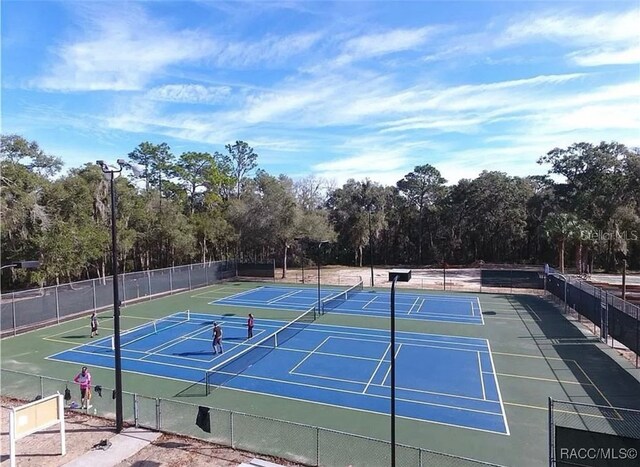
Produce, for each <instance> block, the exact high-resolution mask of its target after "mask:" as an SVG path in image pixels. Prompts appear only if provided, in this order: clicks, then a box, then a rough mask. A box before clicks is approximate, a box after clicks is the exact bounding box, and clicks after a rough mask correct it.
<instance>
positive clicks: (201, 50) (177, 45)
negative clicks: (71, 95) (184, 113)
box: [32, 5, 214, 91]
mask: <svg viewBox="0 0 640 467" xmlns="http://www.w3.org/2000/svg"><path fill="white" fill-rule="evenodd" d="M121 6H122V5H121ZM125 10H126V11H122V9H120V8H118V9H117V10H114V11H110V10H100V11H96V16H95V17H93V18H92V20H91V21H89V22H87V23H85V24H84V31H82V35H83V36H84V37H83V38H81V39H76V40H71V41H69V42H67V43H63V44H61V45H58V46H54V48H53V52H54V55H55V56H56V60H55V62H54V63H53V64H51V66H50V69H49V70H48V71H47V73H46V74H45V75H44V76H42V77H40V78H38V79H36V80H34V81H33V82H32V84H33V85H34V86H36V87H39V88H42V89H46V90H51V91H54V90H58V91H107V90H108V91H133V90H140V89H142V88H143V87H144V86H145V85H146V84H147V83H148V82H149V81H150V80H151V79H153V78H154V77H157V76H158V75H159V74H162V73H163V72H164V70H165V69H166V68H167V67H168V66H170V65H174V64H178V63H183V62H190V61H194V60H198V59H201V58H203V57H205V56H206V55H207V54H209V53H210V51H211V49H212V47H213V46H214V44H213V42H212V41H211V40H209V39H207V38H206V37H203V35H202V34H200V33H199V32H197V31H190V30H183V31H173V30H171V29H170V28H169V27H168V26H167V25H165V24H163V23H161V22H159V21H155V20H152V19H150V18H148V17H147V15H146V14H145V13H144V11H142V10H141V9H139V8H135V7H127V8H125ZM115 11H117V15H116V13H115Z"/></svg>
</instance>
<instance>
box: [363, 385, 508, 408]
mask: <svg viewBox="0 0 640 467" xmlns="http://www.w3.org/2000/svg"><path fill="white" fill-rule="evenodd" d="M371 386H375V387H378V388H387V389H389V388H391V385H382V384H372V385H371ZM397 389H401V390H403V391H409V392H416V393H418V394H430V395H436V396H445V397H451V398H454V399H465V400H470V401H476V402H487V403H489V404H498V405H500V403H499V402H498V401H497V400H493V399H484V400H483V399H480V398H479V397H472V396H461V395H458V394H450V393H448V392H438V391H426V390H424V389H413V388H405V387H401V386H398V388H397ZM496 415H497V413H496Z"/></svg>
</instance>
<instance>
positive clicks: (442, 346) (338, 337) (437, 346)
mask: <svg viewBox="0 0 640 467" xmlns="http://www.w3.org/2000/svg"><path fill="white" fill-rule="evenodd" d="M356 335H357V334H356ZM329 337H331V338H332V339H344V340H350V341H359V342H375V343H383V342H384V341H383V340H375V339H357V338H354V337H340V336H329ZM402 340H403V341H408V340H413V341H418V342H420V344H413V343H407V342H401V343H400V344H402V345H408V346H410V347H429V348H436V349H447V350H459V351H461V352H474V353H475V352H488V350H487V349H486V348H481V349H456V348H452V347H447V346H445V345H433V344H424V342H436V343H439V344H452V345H473V346H476V345H477V346H478V347H479V346H480V344H464V343H460V344H458V343H454V342H451V343H450V342H441V341H429V340H427V339H425V340H419V339H405V338H403V339H402Z"/></svg>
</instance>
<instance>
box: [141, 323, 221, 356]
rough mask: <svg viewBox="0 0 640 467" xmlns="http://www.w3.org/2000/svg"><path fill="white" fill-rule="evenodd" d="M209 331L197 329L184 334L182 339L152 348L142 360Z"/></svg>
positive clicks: (177, 338)
mask: <svg viewBox="0 0 640 467" xmlns="http://www.w3.org/2000/svg"><path fill="white" fill-rule="evenodd" d="M209 331H210V329H196V330H195V331H192V332H189V333H187V334H183V335H181V336H180V337H176V338H175V339H171V340H170V341H168V342H165V343H163V344H161V345H157V346H155V347H152V348H150V349H149V350H147V352H146V354H147V355H145V356H144V357H142V358H141V359H140V360H144V359H145V358H147V357H151V356H152V355H156V354H158V353H159V352H161V351H162V350H166V349H168V348H169V347H173V346H174V345H177V344H180V343H181V342H184V341H186V340H188V339H189V338H190V337H192V336H197V335H198V334H203V333H205V332H209ZM156 349H157V350H156ZM161 355H164V354H161Z"/></svg>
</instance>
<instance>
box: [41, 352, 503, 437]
mask: <svg viewBox="0 0 640 467" xmlns="http://www.w3.org/2000/svg"><path fill="white" fill-rule="evenodd" d="M46 359H47V360H51V361H57V362H62V363H69V364H73V365H75V364H76V362H69V361H67V360H61V359H56V358H51V357H46ZM91 366H92V367H93V368H104V369H106V370H113V368H112V367H106V366H102V365H91ZM124 371H125V372H129V371H128V370H124ZM129 373H134V374H139V373H136V372H129ZM142 376H147V377H149V378H162V379H168V380H171V381H181V382H185V383H192V384H193V383H196V384H204V383H198V382H197V381H193V380H188V379H181V378H174V377H171V376H161V375H148V374H142ZM237 376H238V377H240V378H257V379H262V380H267V381H272V382H276V383H285V384H297V385H300V386H307V385H306V384H301V383H291V382H290V381H284V380H278V379H273V378H258V377H251V376H247V375H243V374H240V375H237ZM312 387H313V386H312ZM224 388H225V389H227V390H230V391H239V392H246V393H249V394H266V395H268V396H271V397H277V398H280V399H286V400H292V401H300V402H307V403H313V404H316V405H324V406H326V407H335V408H339V409H343V410H353V411H356V412H362V413H369V414H373V415H379V416H386V417H388V416H389V415H388V414H386V413H385V412H376V411H374V410H367V409H360V408H358V407H352V406H349V405H339V404H331V403H328V402H319V401H314V400H311V399H303V398H300V397H290V396H283V395H280V394H273V393H270V392H266V391H253V390H249V389H240V388H235V387H226V386H225V387H224ZM319 388H320V389H324V390H329V391H333V390H334V389H331V388H326V387H323V386H319ZM335 391H340V390H335ZM355 394H359V393H355ZM367 397H377V398H384V399H389V397H386V396H377V395H373V394H367ZM407 402H413V401H407ZM458 409H460V410H465V409H463V408H460V407H458ZM488 413H489V414H490V415H493V416H497V414H495V413H490V412H488ZM396 417H397V418H402V419H405V420H414V421H418V422H425V423H434V424H436V425H443V426H452V427H456V428H463V429H467V430H474V431H481V432H483V433H493V434H498V435H505V433H503V432H501V431H493V430H484V429H482V428H475V427H472V426H467V425H454V424H452V423H445V422H439V421H436V420H430V419H427V418H416V417H408V416H406V415H396Z"/></svg>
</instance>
